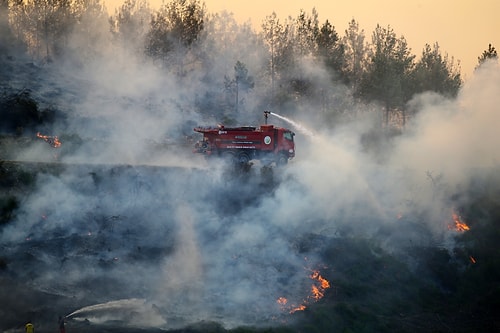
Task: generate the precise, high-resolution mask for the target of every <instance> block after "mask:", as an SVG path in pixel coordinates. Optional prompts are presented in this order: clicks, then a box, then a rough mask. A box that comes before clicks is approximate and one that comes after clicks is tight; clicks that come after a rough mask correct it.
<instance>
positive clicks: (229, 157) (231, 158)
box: [222, 151, 236, 163]
mask: <svg viewBox="0 0 500 333" xmlns="http://www.w3.org/2000/svg"><path fill="white" fill-rule="evenodd" d="M222 159H223V160H224V161H226V162H228V163H234V162H235V159H236V158H235V155H234V152H232V151H226V152H224V153H223V154H222Z"/></svg>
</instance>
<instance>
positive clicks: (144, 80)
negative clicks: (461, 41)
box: [0, 0, 500, 332]
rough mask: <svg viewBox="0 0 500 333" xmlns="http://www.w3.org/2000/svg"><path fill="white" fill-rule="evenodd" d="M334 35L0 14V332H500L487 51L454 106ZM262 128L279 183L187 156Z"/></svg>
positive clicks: (413, 69)
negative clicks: (288, 143) (276, 139)
mask: <svg viewBox="0 0 500 333" xmlns="http://www.w3.org/2000/svg"><path fill="white" fill-rule="evenodd" d="M335 24H336V22H332V21H330V20H325V21H324V22H321V21H319V19H318V13H317V12H316V11H315V10H314V9H313V10H311V12H307V11H300V12H299V13H297V16H296V17H288V18H287V19H285V20H280V19H279V18H278V15H276V13H269V15H268V16H267V17H266V18H265V19H264V20H263V21H262V29H261V30H259V31H255V30H254V29H253V28H252V26H251V25H250V24H249V23H238V22H236V20H235V19H234V17H233V16H232V15H231V14H229V13H227V12H221V13H211V12H210V8H207V7H206V6H205V4H204V3H203V2H201V1H198V0H172V1H166V2H164V3H163V5H162V6H161V7H160V8H158V9H153V8H151V6H150V5H149V3H148V2H147V0H126V1H124V2H123V4H122V5H121V6H119V7H118V8H117V9H116V11H115V12H114V13H113V14H112V15H111V16H110V15H109V14H108V11H107V10H106V8H105V5H104V2H101V0H0V117H1V118H0V119H1V123H0V250H1V251H0V282H2V285H5V286H7V287H6V288H3V290H0V297H2V299H4V300H6V301H5V302H4V303H5V304H8V306H4V307H2V308H0V324H1V325H5V330H6V331H8V332H11V331H13V330H15V329H16V328H19V327H21V325H23V321H24V320H27V319H28V318H25V317H27V316H31V315H33V318H31V319H35V320H38V321H39V323H43V324H44V326H42V327H41V329H40V330H38V332H43V331H47V332H48V331H53V327H52V326H51V322H52V321H53V322H54V323H55V322H56V319H57V316H58V315H61V314H70V315H71V316H70V318H69V320H70V323H69V324H68V325H70V324H72V325H77V324H78V325H81V326H74V327H75V330H74V331H75V332H76V331H78V329H79V330H80V331H86V329H87V328H89V330H90V327H97V328H96V329H95V330H96V331H99V328H102V327H101V326H99V325H105V324H106V320H108V321H110V322H112V323H115V324H116V325H117V326H120V325H123V327H128V328H130V327H137V326H134V325H138V326H139V327H146V328H147V329H149V330H151V331H152V332H154V331H158V330H161V329H167V330H169V329H171V330H175V329H179V330H181V329H185V328H186V326H187V325H191V324H193V323H201V326H200V327H198V326H188V328H187V329H188V330H192V331H193V332H197V331H200V332H201V331H208V330H211V331H220V332H224V331H226V329H227V330H232V329H234V330H235V331H238V332H245V331H247V330H248V331H259V330H260V329H261V327H264V328H262V330H265V329H266V328H265V327H268V326H283V328H282V330H283V332H287V331H290V332H295V331H301V332H306V331H307V332H315V331H317V332H331V331H333V332H335V331H346V332H347V331H353V332H377V331H378V332H382V331H393V332H422V331H443V332H446V331H454V332H476V331H494V330H495V329H498V328H499V324H498V319H497V318H496V315H497V313H498V299H499V298H498V297H500V296H499V295H498V287H497V284H498V277H499V271H500V270H499V267H500V262H499V260H498V258H500V256H499V253H498V246H497V244H498V241H499V233H498V230H499V229H498V218H499V212H500V207H499V203H498V200H497V198H498V193H500V179H499V177H498V175H499V174H498V170H499V166H498V161H500V152H499V150H498V147H497V145H498V139H499V138H498V133H499V131H498V123H499V122H500V118H499V114H498V112H497V111H498V104H499V103H500V101H499V96H500V94H499V91H498V87H500V74H499V73H500V71H499V67H498V57H497V53H496V50H495V48H494V47H493V46H492V45H490V46H489V47H488V49H487V50H486V51H484V52H483V53H481V50H478V55H480V56H479V57H478V62H479V64H478V67H477V69H476V71H475V73H474V76H473V77H472V78H471V79H470V80H468V81H466V82H463V81H462V77H461V73H460V66H459V64H458V63H456V62H455V60H454V58H453V57H452V56H451V55H448V54H446V53H445V52H443V50H442V49H441V48H440V46H439V45H438V43H435V42H432V41H429V44H428V45H426V46H425V47H424V49H423V50H422V51H421V53H418V52H417V53H415V52H414V51H413V50H412V49H411V46H410V45H408V43H407V41H406V39H405V38H404V36H403V35H400V32H396V31H394V29H393V28H392V27H391V26H385V27H384V26H377V27H376V29H375V31H373V32H366V31H363V30H360V28H359V24H358V22H357V21H356V20H354V19H353V20H352V21H350V22H349V25H348V28H347V29H346V31H343V32H340V31H336V29H335ZM401 33H404V32H401ZM264 110H270V111H272V113H275V114H278V115H282V116H284V117H281V118H279V117H271V118H272V122H273V123H274V124H276V125H277V126H284V127H289V128H290V129H292V130H293V131H295V132H296V136H295V141H296V144H297V154H296V157H295V159H294V160H292V161H291V163H289V164H288V165H287V166H286V167H284V168H283V169H274V170H271V171H269V169H266V168H259V167H260V165H258V163H256V165H253V166H252V168H251V169H250V170H249V171H248V172H245V173H237V172H233V171H234V170H229V171H228V169H227V167H226V166H224V165H223V164H222V163H218V161H215V163H214V164H208V162H207V161H205V160H203V159H201V158H199V156H193V154H192V151H191V149H192V143H193V140H194V137H193V127H194V126H196V125H201V126H206V125H216V124H218V123H221V124H225V125H234V124H240V125H254V124H256V123H259V122H260V121H261V120H262V111H264ZM288 118H290V119H293V120H294V122H293V121H292V122H287V121H286V119H288ZM291 126H292V127H291ZM40 133H42V134H46V135H48V137H47V138H46V139H47V142H49V143H51V144H50V145H48V144H47V143H46V142H45V141H44V140H41V139H40V137H37V134H40ZM55 136H58V139H60V141H61V142H62V145H61V146H60V147H58V148H54V137H55ZM51 140H52V141H51ZM461 222H463V223H462V224H463V225H465V224H466V226H467V228H470V230H466V229H458V230H457V228H456V225H460V223H461ZM462 228H465V227H463V226H462ZM316 271H320V273H321V275H322V276H323V277H325V278H327V279H328V280H329V281H330V286H331V287H330V289H328V290H322V291H321V290H320V292H323V294H322V296H323V298H320V299H319V300H316V299H315V298H313V296H314V295H311V289H312V290H314V291H315V292H316V294H315V295H318V289H316V290H315V289H314V288H311V275H313V274H312V273H313V272H316ZM313 286H315V287H317V286H316V285H313ZM285 298H286V299H285ZM26 299H28V300H32V304H29V302H28V301H26ZM300 305H304V308H300ZM298 308H300V310H297V309H298ZM295 310H297V311H295ZM52 318H54V319H52ZM1 325H0V326H1ZM85 325H88V326H85ZM92 325H96V326H92ZM245 326H247V327H248V329H247V328H244V327H245ZM103 327H104V326H103ZM123 327H122V328H123ZM241 327H243V328H241ZM0 328H2V329H3V328H4V327H0ZM114 329H116V330H120V328H114ZM280 329H281V328H277V329H276V330H277V331H279V330H280ZM104 330H105V329H101V330H100V331H104ZM68 331H69V332H71V330H68ZM109 331H113V330H112V329H111V330H109ZM125 331H126V330H125Z"/></svg>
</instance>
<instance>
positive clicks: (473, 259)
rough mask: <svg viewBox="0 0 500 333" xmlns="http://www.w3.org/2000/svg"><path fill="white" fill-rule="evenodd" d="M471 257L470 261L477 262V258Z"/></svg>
mask: <svg viewBox="0 0 500 333" xmlns="http://www.w3.org/2000/svg"><path fill="white" fill-rule="evenodd" d="M469 259H470V262H471V263H473V264H475V263H476V258H474V257H473V256H469Z"/></svg>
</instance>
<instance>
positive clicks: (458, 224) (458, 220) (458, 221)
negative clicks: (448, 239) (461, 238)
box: [448, 211, 477, 264]
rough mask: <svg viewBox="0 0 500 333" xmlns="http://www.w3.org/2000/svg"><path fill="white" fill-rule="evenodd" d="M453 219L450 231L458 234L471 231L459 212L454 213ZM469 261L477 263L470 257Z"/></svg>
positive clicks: (452, 214)
mask: <svg viewBox="0 0 500 333" xmlns="http://www.w3.org/2000/svg"><path fill="white" fill-rule="evenodd" d="M451 217H452V220H453V223H450V224H448V229H449V230H453V231H456V232H465V231H469V230H470V227H469V226H468V225H467V224H466V223H465V222H464V221H463V219H462V217H461V216H460V215H459V214H458V213H457V212H455V211H452V213H451ZM469 261H470V262H471V263H472V264H476V263H477V261H476V258H474V257H473V256H469Z"/></svg>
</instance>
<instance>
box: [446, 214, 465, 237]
mask: <svg viewBox="0 0 500 333" xmlns="http://www.w3.org/2000/svg"><path fill="white" fill-rule="evenodd" d="M451 216H452V219H453V224H450V225H448V229H450V230H455V231H459V232H464V231H468V230H470V227H469V226H468V225H467V224H466V223H465V222H464V221H463V220H462V218H461V217H460V215H458V214H457V213H456V212H452V214H451Z"/></svg>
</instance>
